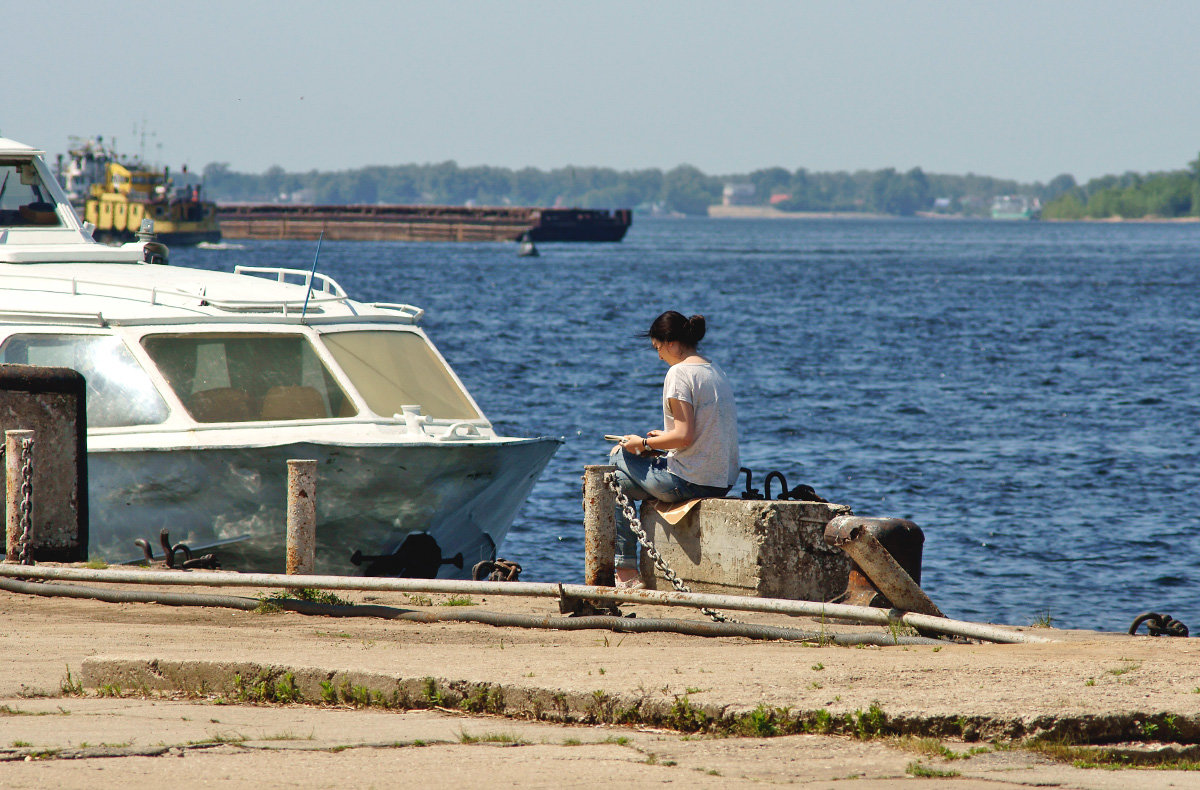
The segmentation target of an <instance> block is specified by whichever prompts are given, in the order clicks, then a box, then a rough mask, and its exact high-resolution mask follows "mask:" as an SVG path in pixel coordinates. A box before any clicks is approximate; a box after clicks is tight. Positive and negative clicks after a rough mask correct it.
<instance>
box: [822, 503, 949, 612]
mask: <svg viewBox="0 0 1200 790" xmlns="http://www.w3.org/2000/svg"><path fill="white" fill-rule="evenodd" d="M881 521H884V520H883V519H869V518H862V517H860V516H838V517H837V518H835V519H833V520H831V521H830V522H829V524H827V525H826V527H825V542H826V543H828V544H829V545H831V546H837V547H838V548H840V549H841V550H842V551H844V552H846V554H847V555H849V557H850V559H852V560H854V564H855V565H857V566H858V567H859V568H860V569H861V570H862V572H863V574H864V575H865V576H866V577H867V578H868V579H869V580H870V581H871V583H872V584H873V585H874V586H875V588H876V589H877V590H879V592H881V593H882V594H883V595H884V597H886V598H887V599H888V601H890V602H891V604H892V606H893V607H895V608H897V609H901V610H903V611H906V612H917V613H918V614H928V615H933V616H935V617H945V615H944V614H942V611H941V610H940V609H938V607H937V604H935V603H934V602H933V601H932V600H930V598H929V596H928V595H926V594H925V591H924V590H922V589H921V587H920V585H918V584H917V583H916V582H915V581H914V580H913V578H912V576H910V575H909V573H908V571H907V570H905V569H904V567H903V566H902V565H901V564H900V563H899V562H897V561H896V558H895V557H893V556H892V554H891V553H890V552H889V551H888V550H887V548H885V547H884V545H883V544H882V543H880V542H879V539H878V538H876V537H875V535H874V534H872V531H871V527H872V526H877V525H873V524H872V522H881ZM908 523H911V522H908ZM913 527H914V528H915V527H916V525H915V524H914V525H913ZM919 533H920V530H919V529H917V530H916V534H917V536H918V537H919V539H920V540H921V541H923V540H924V536H923V535H920V534H919ZM918 545H919V544H918ZM918 557H919V555H918ZM917 567H918V572H919V567H920V566H919V565H918V566H917Z"/></svg>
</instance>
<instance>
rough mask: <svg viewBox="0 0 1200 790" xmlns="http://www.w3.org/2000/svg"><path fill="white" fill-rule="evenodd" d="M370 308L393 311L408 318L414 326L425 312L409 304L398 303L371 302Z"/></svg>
mask: <svg viewBox="0 0 1200 790" xmlns="http://www.w3.org/2000/svg"><path fill="white" fill-rule="evenodd" d="M371 307H375V308H378V309H380V310H394V311H395V312H397V313H400V314H401V315H403V316H405V317H406V318H408V319H409V320H410V321H412V322H413V323H414V324H415V323H418V322H419V321H420V320H421V316H423V315H425V311H424V310H422V309H421V308H420V307H414V306H413V305H410V304H400V303H399V302H372V303H371Z"/></svg>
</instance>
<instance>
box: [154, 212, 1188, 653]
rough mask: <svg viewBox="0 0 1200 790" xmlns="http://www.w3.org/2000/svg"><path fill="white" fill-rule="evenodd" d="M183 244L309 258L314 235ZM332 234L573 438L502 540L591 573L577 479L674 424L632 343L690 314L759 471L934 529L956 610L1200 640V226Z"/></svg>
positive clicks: (537, 418) (334, 247)
mask: <svg viewBox="0 0 1200 790" xmlns="http://www.w3.org/2000/svg"><path fill="white" fill-rule="evenodd" d="M233 246H234V248H232V249H177V250H173V251H172V254H173V262H174V263H176V264H181V265H193V266H204V267H208V268H220V269H228V268H232V266H233V265H234V264H236V263H245V264H254V265H272V266H291V267H296V268H304V269H307V268H308V267H309V266H310V265H311V264H312V258H313V253H314V250H315V244H314V243H310V242H241V243H236V244H235V245H233ZM541 249H542V257H540V258H536V259H528V258H518V257H516V255H515V245H506V244H406V243H355V242H326V243H325V244H324V245H323V247H322V249H321V255H320V265H319V269H320V270H321V271H323V272H325V273H327V274H329V275H331V276H333V277H334V278H336V279H337V280H338V281H339V282H340V283H341V284H342V286H343V287H345V288H346V289H347V290H348V291H349V292H350V294H351V295H352V296H353V297H355V298H358V299H364V300H369V301H399V302H409V303H412V304H416V305H419V306H421V307H424V308H426V310H427V311H428V314H427V317H426V318H425V320H424V322H423V325H424V326H425V328H426V330H427V331H428V332H429V334H430V336H431V337H432V339H433V340H434V342H435V343H436V344H437V345H438V346H439V348H440V349H441V350H442V352H443V353H444V354H445V356H446V357H447V358H448V359H449V360H450V362H451V364H452V365H453V366H454V368H455V370H456V371H457V372H458V374H459V376H460V377H461V378H462V379H463V380H464V381H465V382H466V384H467V386H468V388H469V389H470V391H471V393H472V394H473V395H474V397H475V398H476V400H477V401H478V402H479V403H480V405H481V406H482V407H483V409H484V411H485V413H486V414H487V415H488V417H489V418H490V419H491V420H492V421H493V422H494V423H495V424H496V427H497V429H498V430H500V431H502V432H504V433H508V434H513V435H533V434H546V435H554V436H561V437H563V438H564V439H565V440H566V444H565V445H564V446H563V447H562V449H561V450H560V451H559V452H558V455H557V456H556V457H555V458H554V460H553V461H551V464H550V466H549V468H548V469H547V471H546V473H545V475H544V476H543V477H542V479H541V481H540V482H539V483H538V485H537V486H536V487H535V488H534V490H533V494H532V496H531V497H530V499H529V501H528V503H527V504H526V506H525V507H524V509H523V510H522V512H521V514H520V515H519V516H518V518H517V521H516V523H515V524H514V526H513V529H512V531H511V532H510V533H509V537H508V539H507V541H506V543H505V544H504V545H503V546H502V550H501V554H502V556H506V557H508V558H510V559H515V560H517V561H518V562H520V563H522V565H524V567H525V569H526V570H525V573H524V574H523V576H522V579H523V580H530V581H540V580H563V581H579V580H580V579H581V578H582V575H583V541H582V536H581V519H582V510H581V505H580V474H581V471H582V468H583V466H584V465H585V464H587V463H598V462H601V461H602V459H603V453H604V452H605V450H606V449H607V446H606V444H605V443H604V442H603V441H602V439H601V436H602V435H603V434H605V433H622V432H642V431H645V430H646V429H649V428H652V427H659V425H658V422H659V421H660V419H661V417H660V416H659V408H660V407H659V404H658V397H659V392H660V387H661V382H662V376H663V373H664V368H663V366H662V363H661V362H659V361H658V359H657V357H656V355H655V354H654V352H653V351H652V350H651V348H650V346H649V344H648V342H647V341H645V340H642V339H639V338H637V337H636V336H635V335H636V334H637V333H638V332H640V331H642V330H643V329H644V328H645V327H646V326H647V325H648V324H649V322H650V321H651V320H652V319H653V318H654V316H655V315H657V314H658V313H659V312H660V311H661V310H664V309H668V308H675V309H679V310H681V311H684V312H687V313H691V312H701V313H704V314H705V315H706V316H707V317H708V321H709V336H708V338H707V339H706V340H705V342H704V344H703V345H702V348H703V349H704V350H705V351H706V353H708V354H709V355H711V356H712V357H713V358H714V359H716V360H717V361H718V362H720V364H721V365H722V366H723V367H724V368H725V370H726V371H727V372H728V373H729V375H730V377H731V379H732V380H733V384H734V389H735V392H736V393H737V396H738V407H739V413H740V419H741V423H740V430H741V437H742V462H743V465H744V466H749V467H751V468H753V469H754V470H755V472H756V485H757V484H758V480H761V477H760V475H763V474H765V473H766V472H767V471H769V470H772V469H778V470H780V471H782V472H783V473H784V474H785V475H786V476H787V479H788V483H789V484H790V485H795V484H796V483H800V482H804V483H808V484H810V485H812V486H813V487H814V488H816V489H817V491H818V492H820V493H821V494H822V495H824V496H825V497H826V498H827V499H829V500H830V501H834V502H841V503H845V504H848V505H850V506H852V507H853V508H854V511H855V512H856V513H858V514H860V515H873V516H894V517H900V518H908V519H912V520H913V521H915V522H916V523H917V524H919V525H920V526H921V527H922V528H923V529H924V531H925V536H926V539H925V555H924V568H923V583H924V587H925V588H926V589H927V591H928V592H929V593H930V595H931V596H932V597H933V599H934V600H935V601H937V602H938V603H939V605H940V606H941V607H942V609H943V610H944V611H945V612H946V613H947V614H949V615H950V616H952V617H961V618H966V619H975V620H988V621H995V622H1006V623H1015V624H1028V623H1030V622H1032V621H1033V620H1034V619H1035V618H1038V617H1041V616H1044V615H1045V614H1046V613H1049V615H1050V616H1051V618H1052V620H1053V622H1054V624H1055V625H1060V626H1064V627H1086V628H1099V629H1105V630H1123V629H1125V628H1127V627H1128V625H1129V622H1130V621H1131V620H1132V619H1133V617H1134V616H1135V615H1136V614H1138V613H1140V612H1142V611H1146V610H1156V611H1162V612H1168V613H1170V614H1172V615H1174V616H1175V617H1177V618H1179V619H1181V620H1183V621H1184V622H1185V623H1188V624H1189V625H1191V626H1192V628H1193V630H1200V616H1198V615H1200V601H1197V592H1198V585H1197V580H1198V578H1200V574H1198V572H1197V569H1196V560H1197V549H1198V540H1197V533H1198V527H1200V499H1198V496H1197V477H1198V475H1197V471H1198V463H1200V457H1198V453H1200V450H1198V447H1200V435H1198V434H1200V375H1197V374H1198V372H1200V371H1198V370H1197V365H1198V363H1197V351H1198V350H1200V310H1198V309H1197V305H1198V303H1200V299H1198V297H1200V260H1198V255H1197V253H1198V251H1200V225H1191V224H1171V225H1140V224H1138V225H1134V224H1126V225H1121V224H1112V225H1109V224H1103V225H1101V224H1073V223H1072V224H1050V223H1045V224H1037V223H991V222H934V221H900V220H897V221H850V220H845V221H832V220H831V221H817V220H813V221H718V220H642V219H639V220H638V221H637V222H636V223H635V225H634V226H633V228H632V229H631V231H630V233H629V236H628V237H627V238H626V240H625V241H624V242H622V243H620V244H600V245H588V244H558V245H552V244H546V245H543V246H542V248H541Z"/></svg>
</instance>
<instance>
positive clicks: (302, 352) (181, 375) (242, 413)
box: [142, 333, 357, 422]
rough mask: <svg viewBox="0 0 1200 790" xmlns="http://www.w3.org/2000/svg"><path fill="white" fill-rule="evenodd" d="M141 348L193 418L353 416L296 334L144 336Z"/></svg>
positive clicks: (308, 346) (325, 371)
mask: <svg viewBox="0 0 1200 790" xmlns="http://www.w3.org/2000/svg"><path fill="white" fill-rule="evenodd" d="M142 346H143V347H144V348H145V349H146V353H148V354H149V355H150V357H151V358H152V359H153V360H154V362H155V364H157V365H158V368H159V370H161V371H162V374H163V376H165V377H166V379H167V381H168V382H169V383H170V384H171V387H172V388H173V389H174V390H175V394H176V395H178V396H179V400H181V401H182V402H183V405H184V406H185V407H186V408H187V410H188V413H189V414H191V415H192V418H193V419H195V420H196V421H197V422H247V421H251V420H311V419H323V418H328V417H352V416H354V414H355V413H356V411H357V410H356V409H355V408H354V404H353V403H351V402H350V399H349V398H347V397H346V394H345V393H344V392H343V391H342V389H341V387H340V386H338V384H337V381H335V380H334V378H333V376H332V375H331V374H330V372H329V370H328V369H327V368H326V367H325V365H324V364H322V362H321V360H320V358H318V357H317V353H316V351H315V350H314V349H313V347H312V345H311V344H310V343H309V342H308V340H307V339H306V338H305V337H304V336H303V335H281V334H252V333H238V334H207V333H201V334H186V335H167V334H162V335H147V336H146V337H144V338H142Z"/></svg>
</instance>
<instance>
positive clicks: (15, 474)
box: [4, 430, 33, 562]
mask: <svg viewBox="0 0 1200 790" xmlns="http://www.w3.org/2000/svg"><path fill="white" fill-rule="evenodd" d="M26 442H33V431H20V430H18V431H5V432H4V485H5V489H4V490H5V494H6V499H7V502H6V503H5V520H4V524H5V530H4V532H5V545H4V549H5V551H4V558H5V559H6V560H8V561H9V562H22V561H23V558H22V556H21V555H22V554H26V555H27V556H28V555H29V554H30V553H31V552H32V550H33V547H32V546H28V545H25V544H26V543H28V541H30V540H32V538H33V536H32V534H30V535H26V534H25V527H26V525H27V524H29V525H30V532H31V533H32V526H31V525H32V521H33V513H32V512H30V513H27V514H26V513H23V512H22V508H21V504H22V502H24V501H25V490H26V485H32V483H33V481H32V480H27V479H26V477H25V465H24V463H23V461H24V459H23V458H22V452H21V451H22V449H23V448H24V446H25V443H26ZM32 476H33V474H32V469H31V470H30V477H32ZM30 490H31V491H32V488H31V489H30ZM22 516H24V518H23V517H22Z"/></svg>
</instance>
